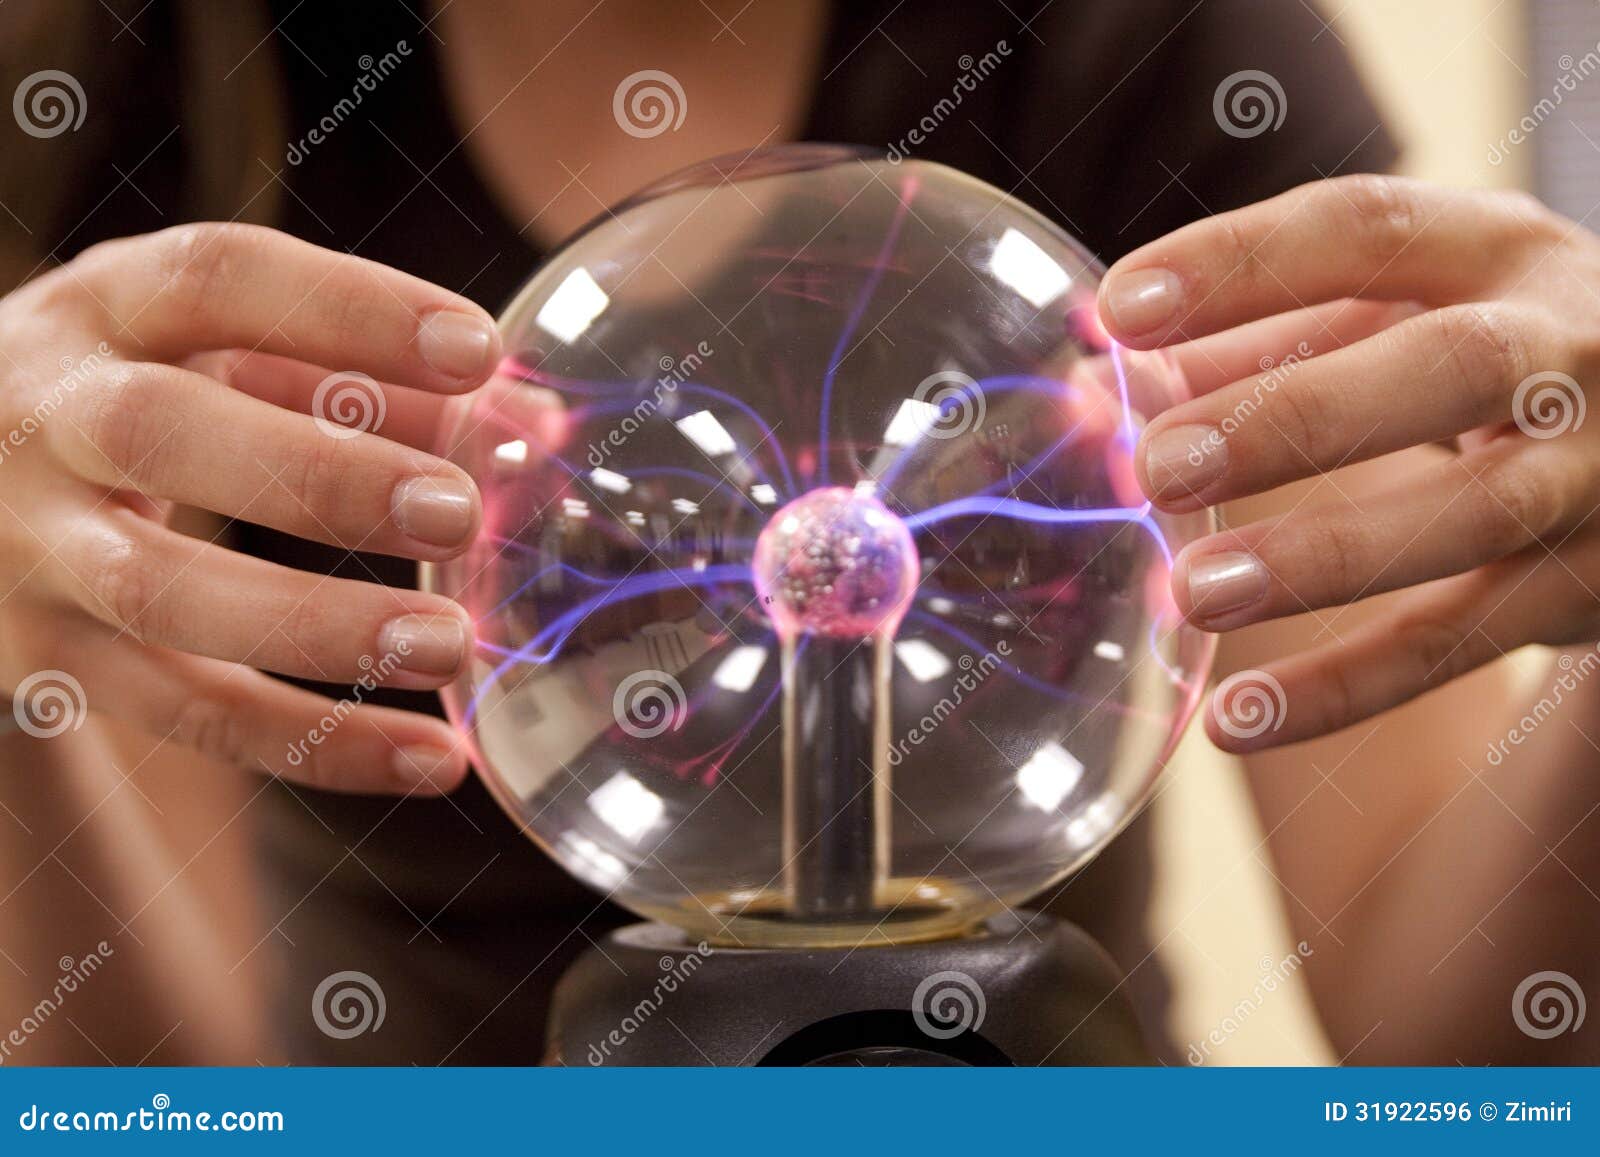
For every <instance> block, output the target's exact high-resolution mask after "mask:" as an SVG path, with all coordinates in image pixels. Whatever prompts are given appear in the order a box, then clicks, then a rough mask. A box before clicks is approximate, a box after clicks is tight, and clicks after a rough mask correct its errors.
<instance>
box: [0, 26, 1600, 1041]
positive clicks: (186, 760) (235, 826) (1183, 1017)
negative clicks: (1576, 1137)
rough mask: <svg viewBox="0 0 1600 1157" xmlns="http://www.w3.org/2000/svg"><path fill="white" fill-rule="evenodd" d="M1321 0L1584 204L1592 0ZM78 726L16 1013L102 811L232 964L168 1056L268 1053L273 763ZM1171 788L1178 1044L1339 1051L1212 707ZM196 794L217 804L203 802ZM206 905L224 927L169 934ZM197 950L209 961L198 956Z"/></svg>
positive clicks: (159, 891) (211, 969)
mask: <svg viewBox="0 0 1600 1157" xmlns="http://www.w3.org/2000/svg"><path fill="white" fill-rule="evenodd" d="M1282 2H1283V3H1286V4H1290V3H1303V4H1307V5H1308V6H1309V5H1310V4H1311V0H1282ZM1316 7H1317V10H1318V11H1319V13H1320V15H1321V17H1322V19H1323V20H1324V21H1325V22H1326V28H1325V30H1324V32H1323V33H1322V34H1323V35H1326V36H1331V37H1336V38H1337V39H1338V40H1339V41H1341V42H1343V43H1344V44H1345V45H1346V46H1347V48H1348V50H1349V51H1350V53H1351V54H1352V55H1353V56H1354V57H1355V59H1356V61H1357V62H1358V65H1359V66H1360V69H1361V71H1362V73H1363V74H1364V77H1365V79H1366V81H1367V83H1368V85H1369V87H1370V89H1371V91H1372V92H1373V93H1374V95H1375V96H1376V98H1377V100H1378V103H1379V105H1380V107H1381V108H1382V110H1383V112H1384V114H1385V116H1386V117H1387V118H1388V121H1389V124H1390V126H1391V128H1392V130H1393V132H1394V135H1395V136H1396V137H1397V138H1398V139H1399V140H1400V142H1401V143H1402V145H1403V147H1404V150H1405V152H1404V157H1403V159H1402V162H1401V168H1402V170H1403V171H1404V172H1406V173H1409V174H1413V175H1416V176H1419V177H1424V178H1427V179H1430V180H1436V181H1442V182H1447V183H1450V184H1456V185H1467V186H1487V187H1509V186H1521V187H1525V188H1529V189H1532V190H1534V191H1535V192H1538V193H1540V194H1541V195H1542V196H1544V197H1545V198H1546V199H1547V200H1549V201H1551V202H1552V203H1553V204H1555V206H1556V207H1557V208H1558V209H1567V210H1568V211H1570V205H1567V204H1564V202H1565V201H1566V199H1567V195H1566V193H1564V190H1572V189H1582V188H1591V189H1592V188H1593V187H1594V179H1595V178H1596V177H1597V176H1600V144H1597V140H1596V139H1594V138H1600V81H1595V82H1593V91H1592V92H1585V91H1584V89H1583V87H1582V85H1581V84H1580V85H1579V86H1577V87H1576V89H1575V90H1574V91H1573V92H1571V93H1570V94H1567V93H1563V99H1562V101H1561V103H1560V106H1559V107H1558V108H1554V109H1548V108H1543V109H1542V106H1540V105H1539V101H1540V100H1541V98H1543V97H1548V96H1549V95H1550V94H1551V93H1552V91H1553V89H1555V88H1556V87H1557V86H1558V84H1559V81H1560V78H1561V77H1562V75H1563V74H1571V73H1574V72H1579V73H1581V72H1582V71H1583V70H1584V69H1585V67H1586V66H1585V65H1584V63H1583V59H1582V58H1583V55H1584V53H1585V52H1586V51H1589V50H1596V49H1595V46H1596V44H1597V42H1600V9H1597V7H1596V5H1595V4H1594V3H1592V2H1587V0H1522V2H1520V3H1519V2H1516V0H1408V2H1407V3H1405V4H1396V3H1392V2H1390V0H1316ZM1596 51H1600V50H1596ZM1573 56H1576V57H1577V58H1578V59H1577V60H1574V59H1572V58H1573ZM1594 63H1596V65H1597V66H1600V62H1594ZM1541 109H1542V111H1541ZM1293 112H1294V110H1293V109H1290V110H1289V115H1290V116H1291V117H1292V116H1293ZM1527 117H1533V118H1535V119H1536V120H1537V121H1539V122H1540V123H1539V126H1538V131H1537V132H1536V133H1530V134H1528V136H1527V139H1526V140H1525V141H1523V142H1522V143H1516V142H1515V141H1514V140H1513V139H1512V136H1513V134H1514V131H1515V130H1516V128H1517V126H1518V125H1519V123H1520V122H1522V121H1523V120H1524V118H1527ZM1573 200H1576V198H1573ZM1588 200H1590V198H1585V199H1584V203H1585V204H1586V203H1587V202H1588ZM1582 211H1583V210H1582V209H1580V210H1579V212H1582ZM76 739H77V740H78V741H81V742H82V743H84V744H104V745H106V746H105V752H104V758H103V759H102V760H101V761H100V766H102V767H103V768H104V774H103V778H102V781H101V782H100V783H97V784H86V785H84V787H83V790H84V792H85V793H86V798H85V800H84V806H83V808H82V813H87V818H86V819H83V820H82V821H81V822H80V823H79V824H78V826H77V827H74V828H72V829H70V830H58V829H54V828H51V827H50V826H49V823H48V821H42V820H38V819H37V818H34V817H30V816H28V815H26V814H13V815H11V816H10V818H9V819H0V838H4V839H6V840H8V841H12V842H25V843H27V845H28V846H29V847H30V848H31V849H32V850H33V851H34V852H35V853H36V854H34V855H32V856H31V857H30V858H29V862H34V861H35V860H36V861H37V862H38V864H39V867H38V868H36V869H35V871H34V873H32V874H30V876H29V877H27V878H24V879H22V880H20V881H15V880H5V881H0V897H3V898H0V905H3V906H4V907H5V908H6V909H7V910H6V911H5V912H4V913H3V916H4V918H3V919H0V1012H3V1015H0V1023H3V1024H5V1025H10V1024H13V1023H16V1022H17V1021H18V1020H19V1018H21V1017H24V1016H26V1015H27V1013H28V1010H29V1009H30V1008H31V1007H33V1002H34V1001H35V1000H36V999H37V998H38V990H39V987H40V983H41V982H40V981H38V980H37V979H36V978H31V977H29V976H27V975H25V973H24V971H23V969H22V968H21V967H20V965H19V964H18V963H17V960H16V957H17V956H22V955H24V954H23V953H22V952H21V951H20V950H19V949H18V945H19V944H20V943H21V941H22V939H23V938H24V937H27V936H29V935H30V934H33V933H36V932H37V927H29V926H26V925H25V922H24V921H22V920H20V919H19V918H18V914H19V913H23V912H36V911H37V907H36V906H35V905H32V904H30V902H29V893H30V892H31V891H34V890H36V889H42V887H43V885H44V883H45V882H46V880H48V878H49V877H50V876H51V875H52V874H64V875H65V876H69V877H74V878H75V877H76V875H78V874H85V873H86V872H87V871H88V869H89V868H91V867H93V868H103V867H104V865H88V864H86V863H85V862H84V858H85V857H86V856H89V855H92V854H94V853H93V851H92V848H93V847H94V846H95V845H96V844H98V843H100V841H98V840H92V839H89V838H87V837H88V836H89V835H90V834H92V833H94V832H95V831H96V830H97V829H98V830H100V831H103V832H114V833H116V839H117V840H118V841H120V842H119V843H118V844H116V845H113V846H114V847H115V848H117V849H119V853H120V856H119V862H118V863H117V864H115V865H113V867H114V868H115V869H118V870H117V871H116V873H115V874H116V877H117V879H118V881H119V889H120V892H119V894H117V895H105V894H104V893H101V895H100V896H98V897H96V896H94V894H92V893H88V892H87V889H84V892H85V893H86V894H85V895H84V896H83V898H82V899H83V903H84V904H85V905H86V906H91V907H92V906H96V905H98V906H99V907H100V908H104V909H105V913H106V914H109V915H110V916H111V917H112V918H113V919H114V920H115V921H116V923H117V925H119V926H121V927H122V928H123V929H124V933H125V934H124V935H122V936H120V937H119V939H118V940H117V942H116V944H115V945H114V950H115V952H116V954H117V956H118V957H119V960H118V964H119V967H129V966H131V967H135V968H137V969H138V970H140V971H141V972H144V973H147V974H151V975H155V976H160V975H163V974H170V973H171V972H174V971H177V970H179V969H180V968H182V970H183V971H184V972H186V973H187V974H190V975H201V976H207V977H211V978H214V979H213V980H211V981H209V982H208V986H207V988H206V989H205V990H204V991H195V990H192V989H188V988H182V987H181V986H179V987H177V988H175V986H171V985H167V986H164V988H165V991H166V996H165V999H167V1000H169V1001H170V1003H171V1007H170V1008H169V1009H165V1010H162V1015H163V1016H165V1018H166V1019H167V1021H168V1022H169V1023H171V1024H172V1026H173V1027H172V1031H171V1033H170V1034H169V1038H168V1039H165V1040H163V1041H161V1042H157V1044H156V1045H155V1047H154V1048H152V1050H151V1054H150V1059H151V1060H152V1061H155V1060H160V1059H163V1058H165V1057H171V1056H187V1057H191V1058H192V1057H194V1056H205V1055H217V1054H215V1053H214V1052H212V1050H213V1048H215V1047H217V1046H220V1045H221V1044H222V1043H223V1042H228V1044H229V1046H230V1047H228V1049H227V1052H226V1055H227V1056H229V1057H230V1058H231V1059H234V1060H236V1061H242V1062H244V1063H249V1061H250V1060H252V1059H255V1060H259V1061H262V1062H266V1063H270V1062H271V1061H272V1060H273V1059H274V1058H273V1057H272V1056H271V1055H270V1054H268V1053H266V1052H265V1046H258V1047H253V1046H250V1045H248V1044H246V1045H245V1046H244V1047H243V1048H242V1049H241V1042H252V1041H260V1040H263V1039H264V1036H263V1034H261V1031H260V1029H261V1024H262V1018H263V1017H264V1016H265V1015H266V1014H265V1012H264V1011H263V1004H262V1000H261V997H260V992H261V986H262V981H263V976H262V974H261V969H262V968H264V967H266V966H267V963H266V962H267V960H268V958H269V957H270V955H271V954H270V953H268V952H264V951H261V949H262V947H263V946H264V945H266V944H267V943H268V942H269V941H270V940H271V938H273V937H275V936H281V935H283V932H282V931H281V928H279V927H276V926H274V925H273V924H271V923H269V922H268V921H267V920H266V919H264V918H263V915H262V913H260V912H259V911H257V910H256V908H255V907H254V906H253V903H252V899H251V897H252V889H251V887H250V870H249V862H248V859H247V855H246V848H245V844H246V841H245V838H244V836H245V833H244V830H243V825H244V824H245V823H247V822H248V805H249V802H250V800H251V798H252V796H253V794H254V793H255V792H256V791H257V790H258V789H259V783H258V782H257V781H254V780H251V779H249V778H247V777H245V776H243V775H241V774H238V773H234V772H230V771H227V770H224V769H217V770H216V771H215V772H214V773H213V774H202V773H201V772H199V771H197V769H196V768H195V761H194V758H193V757H192V756H191V755H189V754H187V753H183V752H179V751H177V750H175V749H167V748H163V747H162V746H160V745H157V744H154V743H153V742H152V741H151V740H150V739H148V738H145V737H136V736H132V735H127V734H119V733H116V732H113V731H111V730H109V729H95V728H86V729H85V731H84V732H83V733H82V734H81V735H80V736H78V737H76ZM0 742H3V740H0ZM1156 809H1157V810H1156V820H1157V828H1158V833H1159V840H1158V848H1159V881H1160V883H1159V890H1158V898H1157V902H1156V904H1155V906H1154V909H1153V911H1152V912H1151V916H1150V920H1151V924H1152V929H1153V939H1154V940H1155V941H1156V942H1157V943H1158V944H1159V946H1160V947H1159V951H1160V952H1161V953H1163V954H1164V955H1165V957H1166V958H1167V964H1168V968H1169V970H1170V972H1171V975H1172V977H1173V979H1174V983H1175V985H1176V998H1177V999H1176V1005H1175V1023H1174V1026H1173V1034H1172V1035H1173V1037H1174V1038H1175V1039H1176V1041H1177V1042H1179V1045H1180V1047H1184V1048H1190V1047H1191V1046H1194V1047H1195V1052H1193V1053H1191V1060H1204V1061H1205V1063H1211V1064H1225V1065H1245V1064H1320V1063H1329V1062H1333V1061H1337V1060H1339V1059H1340V1058H1338V1057H1335V1056H1333V1055H1331V1051H1330V1049H1329V1047H1328V1045H1327V1044H1326V1042H1325V1040H1324V1039H1323V1037H1322V1035H1321V1033H1320V1031H1319V1029H1318V1027H1317V1024H1316V1020H1315V1016H1314V1013H1313V1011H1312V1009H1311V1006H1310V1003H1309V1000H1308V998H1307V996H1306V993H1305V991H1304V985H1303V982H1302V981H1300V979H1299V977H1298V976H1297V975H1296V968H1295V965H1294V964H1293V959H1294V954H1295V953H1296V951H1297V949H1296V947H1295V946H1294V945H1293V944H1292V943H1291V942H1290V937H1289V933H1288V930H1287V926H1286V924H1285V922H1284V919H1283V914H1282V908H1281V905H1280V902H1279V900H1278V897H1277V895H1276V891H1275V884H1274V881H1273V878H1272V869H1271V865H1270V862H1269V860H1268V858H1267V854H1266V851H1265V848H1264V844H1263V835H1262V832H1261V830H1260V826H1259V824H1258V823H1257V821H1256V819H1255V816H1254V813H1253V811H1252V809H1251V805H1250V801H1249V798H1248V796H1247V794H1246V788H1245V785H1244V783H1243V780H1242V778H1241V776H1240V774H1239V771H1238V769H1237V768H1236V767H1235V766H1233V764H1232V762H1231V761H1230V760H1229V759H1227V758H1225V757H1223V756H1221V755H1219V754H1218V753H1217V752H1215V751H1214V750H1213V749H1212V748H1211V747H1210V746H1209V744H1208V743H1207V742H1206V740H1205V738H1204V736H1203V735H1202V734H1201V733H1200V731H1199V729H1198V728H1195V729H1194V730H1192V731H1191V733H1190V737H1189V740H1188V742H1187V743H1186V745H1185V746H1184V747H1183V748H1182V749H1181V750H1180V752H1179V755H1178V756H1177V758H1176V759H1175V760H1174V761H1173V764H1172V769H1171V770H1170V771H1169V773H1168V779H1167V781H1166V783H1165V786H1164V788H1163V791H1162V794H1161V796H1160V798H1159V801H1158V803H1157V805H1156ZM80 814H81V813H80ZM198 816H205V817H208V819H207V820H206V822H194V819H195V817H198ZM219 816H220V817H222V818H223V820H224V821H225V822H223V823H222V824H221V825H220V830H219V824H218V822H217V819H216V818H215V817H219ZM228 817H232V818H231V819H229V818H228ZM30 818H34V822H33V823H30V822H29V820H30ZM120 857H125V859H121V858H120ZM51 883H52V884H53V885H59V883H60V880H59V879H58V880H54V881H51ZM197 917H198V919H196V918H197ZM196 925H198V926H199V927H202V928H204V929H206V930H207V935H203V936H200V937H196V936H193V935H185V936H183V937H178V936H174V935H170V934H168V933H169V930H171V929H174V928H177V927H180V926H188V927H193V926H196ZM90 947H92V946H88V945H85V946H80V948H79V949H78V950H77V951H87V950H88V949H89V948H90ZM175 953H176V954H181V958H180V957H179V956H175V955H174V954H175ZM196 956H202V957H207V958H208V960H207V961H206V963H207V964H208V965H209V966H207V967H200V968H183V966H184V965H187V964H193V963H195V959H194V958H195V957H196ZM1286 962H1289V963H1287V964H1286ZM66 963H67V962H66V961H63V966H65V965H66ZM1269 976H1270V977H1271V978H1272V983H1271V984H1270V986H1267V985H1264V983H1263V982H1264V980H1265V979H1266V978H1267V977H1269ZM157 987H158V988H160V987H163V986H157ZM115 1000H116V995H115V992H114V991H112V990H111V986H94V985H89V986H86V987H85V990H84V991H83V992H82V994H81V995H78V996H75V997H74V998H73V1002H72V1004H71V1005H70V1006H69V1007H67V1008H65V1009H63V1011H62V1012H61V1013H60V1014H59V1015H58V1016H56V1017H52V1018H51V1020H50V1022H49V1023H48V1024H46V1025H44V1026H42V1027H41V1029H40V1031H39V1032H38V1033H37V1035H35V1036H33V1037H32V1038H31V1039H30V1040H29V1042H28V1048H27V1054H26V1058H23V1057H21V1056H19V1057H18V1058H17V1061H18V1063H43V1062H50V1061H61V1060H76V1061H87V1062H94V1061H95V1060H96V1055H95V1054H96V1053H97V1052H98V1051H99V1049H98V1046H97V1045H96V1044H95V1041H94V1025H95V1023H96V1022H97V1021H100V1022H101V1023H104V1021H103V1019H102V1018H106V1017H112V1018H114V1017H115V1016H116V1013H117V1009H116V1008H115ZM1219 1037H1220V1038H1221V1039H1220V1043H1217V1041H1218V1038H1219ZM252 1054H254V1055H252ZM102 1055H103V1054H102ZM107 1059H109V1058H107Z"/></svg>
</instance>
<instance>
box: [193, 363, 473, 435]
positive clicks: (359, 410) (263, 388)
mask: <svg viewBox="0 0 1600 1157" xmlns="http://www.w3.org/2000/svg"><path fill="white" fill-rule="evenodd" d="M183 367H184V368H185V369H190V370H194V371H195V372H196V373H202V374H205V375H206V376H207V377H209V378H212V379H214V380H216V381H219V382H221V383H222V384H223V385H225V386H227V387H229V388H230V389H234V390H238V391H239V392H240V393H244V394H249V395H250V396H251V397H253V398H260V399H261V400H262V401H263V402H269V403H271V404H272V405H274V406H277V407H279V408H280V409H284V410H293V411H294V412H295V413H298V414H310V415H312V416H313V417H318V418H323V419H325V420H328V421H334V422H340V418H341V417H344V418H345V419H346V421H343V422H340V424H341V425H348V424H349V421H348V419H349V418H350V417H352V416H353V417H355V418H357V419H359V418H360V417H361V415H362V414H364V413H370V414H373V415H374V417H376V416H377V415H381V420H377V421H375V423H374V424H372V425H368V426H367V427H366V428H367V429H368V430H369V431H371V432H372V433H374V434H382V435H383V436H384V437H385V438H388V439H389V440H390V441H393V442H399V443H400V444H401V445H402V446H411V447H413V448H415V449H418V450H430V451H431V450H432V449H433V448H434V444H435V443H436V441H437V440H438V436H439V430H440V427H441V424H442V422H443V415H444V413H445V407H446V406H447V405H449V404H450V399H449V398H447V397H441V396H440V395H438V394H430V393H426V392H424V391H422V390H412V389H407V388H405V387H404V386H396V385H394V384H392V383H390V382H378V381H371V382H369V383H361V382H359V381H355V380H344V381H332V382H330V378H340V379H349V378H351V376H350V375H339V374H330V373H329V371H328V370H327V369H326V368H325V367H323V366H316V365H311V364H310V363H309V362H302V361H298V360H296V359H294V358H286V357H280V356H279V355H277V354H267V353H259V352H254V353H253V352H251V351H249V350H223V351H216V352H212V353H204V354H196V355H195V356H193V357H190V358H186V359H184V362H183ZM341 387H344V388H346V390H347V393H346V394H345V395H344V397H345V399H347V400H348V401H350V402H351V404H352V407H353V408H347V409H344V410H341V408H340V407H339V406H338V405H337V403H338V402H339V401H340V394H339V390H340V388H341ZM363 387H365V389H364V390H363ZM358 391H360V392H358ZM361 392H364V393H365V394H366V399H363V398H362V397H361ZM380 394H381V397H379V396H378V395H380Z"/></svg>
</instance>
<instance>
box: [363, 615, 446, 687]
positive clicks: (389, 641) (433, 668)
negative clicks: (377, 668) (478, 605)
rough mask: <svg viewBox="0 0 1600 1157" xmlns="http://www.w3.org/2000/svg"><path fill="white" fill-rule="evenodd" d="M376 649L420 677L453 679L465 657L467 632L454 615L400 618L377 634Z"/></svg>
mask: <svg viewBox="0 0 1600 1157" xmlns="http://www.w3.org/2000/svg"><path fill="white" fill-rule="evenodd" d="M378 648H379V649H380V650H381V651H382V652H383V653H384V654H385V655H396V656H398V657H399V659H400V666H401V667H402V668H404V669H405V670H407V671H415V672H417V673H419V674H423V675H454V674H455V673H456V672H457V671H459V670H460V669H461V663H462V660H463V659H465V658H466V653H467V631H466V628H465V627H464V626H463V625H462V623H461V620H460V619H458V618H457V617H456V616H455V615H401V616H400V617H399V618H398V619H390V620H389V621H388V622H387V623H385V624H384V625H383V630H381V631H379V632H378Z"/></svg>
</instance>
